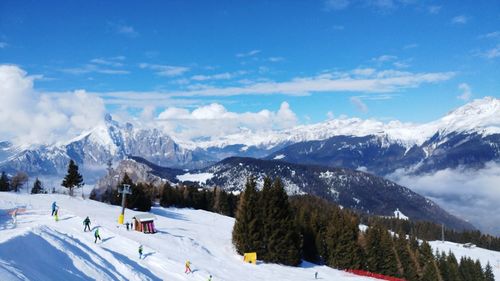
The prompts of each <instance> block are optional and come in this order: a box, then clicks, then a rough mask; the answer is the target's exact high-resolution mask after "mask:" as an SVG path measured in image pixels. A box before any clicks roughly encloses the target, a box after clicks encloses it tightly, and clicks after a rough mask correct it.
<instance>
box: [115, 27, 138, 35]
mask: <svg viewBox="0 0 500 281" xmlns="http://www.w3.org/2000/svg"><path fill="white" fill-rule="evenodd" d="M116 32H117V33H119V34H124V35H127V36H129V37H137V36H139V32H137V31H136V30H135V29H134V27H132V26H130V25H116Z"/></svg>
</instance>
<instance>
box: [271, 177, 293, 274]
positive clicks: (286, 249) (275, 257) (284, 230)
mask: <svg viewBox="0 0 500 281" xmlns="http://www.w3.org/2000/svg"><path fill="white" fill-rule="evenodd" d="M270 199H271V201H270V202H271V206H270V209H268V210H267V214H266V223H270V224H271V228H270V229H271V232H270V233H269V237H268V240H267V251H268V252H267V257H266V258H267V261H269V262H274V263H281V264H285V265H298V264H299V263H300V246H301V245H300V237H299V233H298V231H297V228H296V226H295V223H294V219H293V213H292V209H291V208H290V205H289V203H288V195H287V194H286V192H285V188H284V187H283V183H282V182H281V180H280V179H279V178H277V179H275V180H274V182H273V187H272V189H271V194H270ZM265 228H266V229H269V228H268V226H266V227H265Z"/></svg>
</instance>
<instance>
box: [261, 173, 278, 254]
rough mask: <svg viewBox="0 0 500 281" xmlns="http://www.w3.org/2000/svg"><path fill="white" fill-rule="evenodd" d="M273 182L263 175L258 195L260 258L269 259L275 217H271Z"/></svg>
mask: <svg viewBox="0 0 500 281" xmlns="http://www.w3.org/2000/svg"><path fill="white" fill-rule="evenodd" d="M273 204H274V203H273V182H272V180H271V178H270V177H267V176H266V177H264V184H263V186H262V191H261V192H260V195H259V207H260V209H261V217H262V243H261V245H260V247H261V250H260V255H261V258H262V260H270V257H269V249H268V247H269V238H270V237H271V235H272V232H273V228H274V227H275V226H274V221H275V219H274V218H273V208H274V206H273Z"/></svg>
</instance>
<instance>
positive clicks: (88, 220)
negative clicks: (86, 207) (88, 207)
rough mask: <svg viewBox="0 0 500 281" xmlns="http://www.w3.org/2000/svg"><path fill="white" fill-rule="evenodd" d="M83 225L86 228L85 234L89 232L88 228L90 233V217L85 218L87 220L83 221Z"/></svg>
mask: <svg viewBox="0 0 500 281" xmlns="http://www.w3.org/2000/svg"><path fill="white" fill-rule="evenodd" d="M83 225H84V226H85V228H84V229H83V232H85V231H87V228H88V229H89V231H90V219H89V217H88V216H87V217H86V218H85V220H84V221H83Z"/></svg>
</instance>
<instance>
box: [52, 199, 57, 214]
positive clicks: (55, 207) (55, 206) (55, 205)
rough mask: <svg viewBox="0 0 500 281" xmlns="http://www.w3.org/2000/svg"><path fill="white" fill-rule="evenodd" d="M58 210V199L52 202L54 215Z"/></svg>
mask: <svg viewBox="0 0 500 281" xmlns="http://www.w3.org/2000/svg"><path fill="white" fill-rule="evenodd" d="M56 210H57V204H56V201H54V202H52V215H51V216H53V215H54V213H55V212H56Z"/></svg>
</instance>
